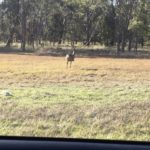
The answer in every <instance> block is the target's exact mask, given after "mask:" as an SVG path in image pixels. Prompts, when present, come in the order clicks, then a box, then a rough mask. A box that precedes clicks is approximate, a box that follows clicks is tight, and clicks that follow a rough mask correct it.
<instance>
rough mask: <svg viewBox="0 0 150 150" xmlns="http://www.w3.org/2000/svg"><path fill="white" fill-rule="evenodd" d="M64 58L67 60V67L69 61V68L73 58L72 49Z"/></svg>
mask: <svg viewBox="0 0 150 150" xmlns="http://www.w3.org/2000/svg"><path fill="white" fill-rule="evenodd" d="M66 60H67V68H68V65H69V63H70V68H71V65H72V62H73V61H74V60H75V52H74V51H73V53H72V54H67V55H66Z"/></svg>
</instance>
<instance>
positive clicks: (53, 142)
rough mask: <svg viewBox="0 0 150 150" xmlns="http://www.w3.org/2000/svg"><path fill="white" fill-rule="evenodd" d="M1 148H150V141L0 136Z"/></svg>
mask: <svg viewBox="0 0 150 150" xmlns="http://www.w3.org/2000/svg"><path fill="white" fill-rule="evenodd" d="M0 150H150V143H149V142H131V141H106V140H81V139H60V138H59V139H58V138H28V137H0Z"/></svg>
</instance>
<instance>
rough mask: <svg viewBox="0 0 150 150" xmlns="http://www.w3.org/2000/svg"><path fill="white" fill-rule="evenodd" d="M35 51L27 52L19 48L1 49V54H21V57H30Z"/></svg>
mask: <svg viewBox="0 0 150 150" xmlns="http://www.w3.org/2000/svg"><path fill="white" fill-rule="evenodd" d="M33 53H34V51H33V50H29V49H28V50H26V51H22V50H21V49H19V48H13V47H0V54H19V55H30V54H33Z"/></svg>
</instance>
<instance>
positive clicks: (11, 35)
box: [6, 29, 14, 47]
mask: <svg viewBox="0 0 150 150" xmlns="http://www.w3.org/2000/svg"><path fill="white" fill-rule="evenodd" d="M13 35H14V29H11V31H10V36H9V38H8V40H7V43H6V47H10V46H11V44H12V43H13Z"/></svg>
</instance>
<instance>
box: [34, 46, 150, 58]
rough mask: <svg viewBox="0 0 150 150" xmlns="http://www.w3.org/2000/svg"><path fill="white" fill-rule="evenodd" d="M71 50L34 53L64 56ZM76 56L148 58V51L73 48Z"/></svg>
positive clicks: (50, 50) (149, 53)
mask: <svg viewBox="0 0 150 150" xmlns="http://www.w3.org/2000/svg"><path fill="white" fill-rule="evenodd" d="M70 52H72V49H67V50H66V49H61V48H59V49H52V48H51V49H46V50H42V51H37V53H36V54H38V55H39V56H54V57H62V56H63V57H65V56H66V54H68V53H70ZM75 53H76V56H77V57H83V58H98V57H106V58H126V59H127V58H128V59H136V58H137V59H138V58H140V59H150V51H148V50H139V51H138V52H124V53H120V54H118V53H117V51H116V50H115V49H109V48H106V49H88V50H87V49H76V50H75Z"/></svg>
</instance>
